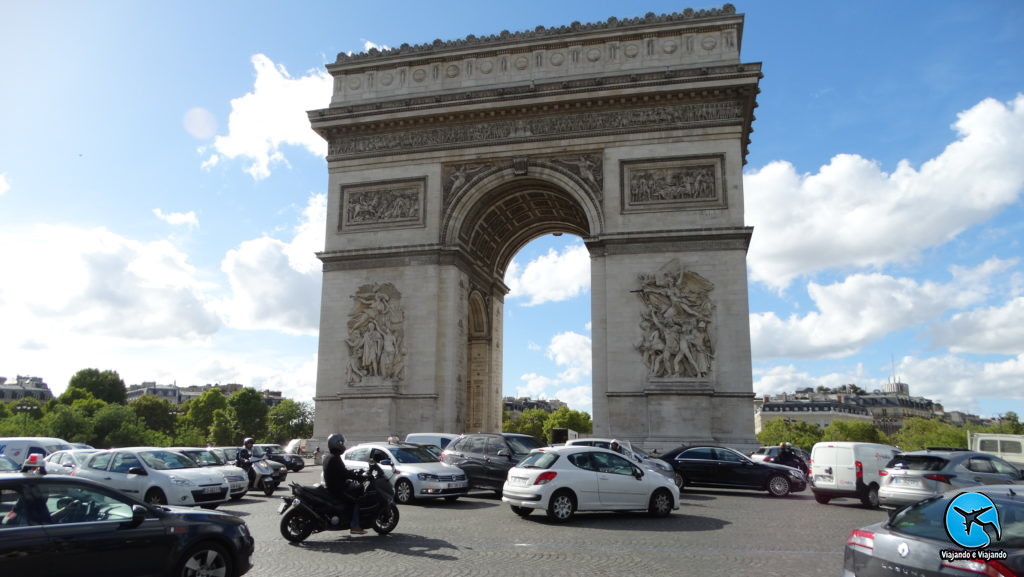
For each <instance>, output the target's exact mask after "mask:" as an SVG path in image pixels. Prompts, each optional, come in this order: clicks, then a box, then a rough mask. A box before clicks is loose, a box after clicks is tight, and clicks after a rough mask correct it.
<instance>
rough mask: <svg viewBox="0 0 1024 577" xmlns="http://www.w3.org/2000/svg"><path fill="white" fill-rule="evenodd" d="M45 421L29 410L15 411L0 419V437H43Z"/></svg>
mask: <svg viewBox="0 0 1024 577" xmlns="http://www.w3.org/2000/svg"><path fill="white" fill-rule="evenodd" d="M41 436H43V422H42V421H41V420H40V419H37V418H36V417H34V416H32V413H31V412H29V411H26V412H21V413H17V412H16V413H14V414H13V415H11V416H10V417H7V418H6V419H4V420H2V421H0V437H41Z"/></svg>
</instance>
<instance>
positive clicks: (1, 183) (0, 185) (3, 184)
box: [0, 172, 11, 196]
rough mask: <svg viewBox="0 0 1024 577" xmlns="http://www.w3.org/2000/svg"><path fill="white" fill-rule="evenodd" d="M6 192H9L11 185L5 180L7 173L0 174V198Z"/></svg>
mask: <svg viewBox="0 0 1024 577" xmlns="http://www.w3.org/2000/svg"><path fill="white" fill-rule="evenodd" d="M8 190H11V183H10V182H9V181H8V180H7V173H6V172H0V196H3V195H4V193H6V192H7V191H8Z"/></svg>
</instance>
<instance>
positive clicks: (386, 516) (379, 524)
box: [373, 504, 398, 535]
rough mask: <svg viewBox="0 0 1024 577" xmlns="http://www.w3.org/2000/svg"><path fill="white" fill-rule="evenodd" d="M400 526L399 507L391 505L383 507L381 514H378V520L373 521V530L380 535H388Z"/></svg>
mask: <svg viewBox="0 0 1024 577" xmlns="http://www.w3.org/2000/svg"><path fill="white" fill-rule="evenodd" d="M397 526H398V507H396V506H395V505H393V504H392V505H389V506H387V507H382V508H381V510H380V513H377V518H376V519H374V520H373V530H374V531H376V532H377V534H378V535H387V534H388V533H390V532H392V531H394V530H395V527H397Z"/></svg>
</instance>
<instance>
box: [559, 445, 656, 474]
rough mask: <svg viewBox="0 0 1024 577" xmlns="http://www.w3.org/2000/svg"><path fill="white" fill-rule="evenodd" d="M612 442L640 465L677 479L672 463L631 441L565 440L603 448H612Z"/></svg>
mask: <svg viewBox="0 0 1024 577" xmlns="http://www.w3.org/2000/svg"><path fill="white" fill-rule="evenodd" d="M612 443H617V444H618V446H619V449H618V453H619V454H621V455H623V456H624V457H626V458H627V459H629V460H631V461H633V462H634V463H636V464H638V465H640V466H641V467H643V468H644V469H647V470H648V471H651V472H652V473H658V474H659V475H665V476H666V477H668V478H669V479H675V471H673V470H672V465H669V464H668V463H667V462H665V461H662V460H661V459H659V458H657V457H654V456H652V455H648V454H647V453H645V452H644V451H642V450H640V449H638V448H636V447H634V446H633V445H632V443H630V442H629V441H619V440H617V439H597V438H584V439H569V440H568V441H566V442H565V444H566V446H578V445H586V446H588V447H601V448H602V449H611V447H612Z"/></svg>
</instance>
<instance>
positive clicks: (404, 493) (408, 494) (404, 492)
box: [395, 479, 416, 505]
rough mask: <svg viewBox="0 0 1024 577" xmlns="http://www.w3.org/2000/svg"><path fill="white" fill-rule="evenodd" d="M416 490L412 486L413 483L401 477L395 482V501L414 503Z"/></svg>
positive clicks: (403, 503) (405, 503)
mask: <svg viewBox="0 0 1024 577" xmlns="http://www.w3.org/2000/svg"><path fill="white" fill-rule="evenodd" d="M415 494H416V490H415V489H413V488H412V483H410V482H409V481H408V480H407V479H399V480H398V482H397V483H395V501H398V503H399V504H402V505H407V504H409V503H412V502H413V500H414V499H415Z"/></svg>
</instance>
